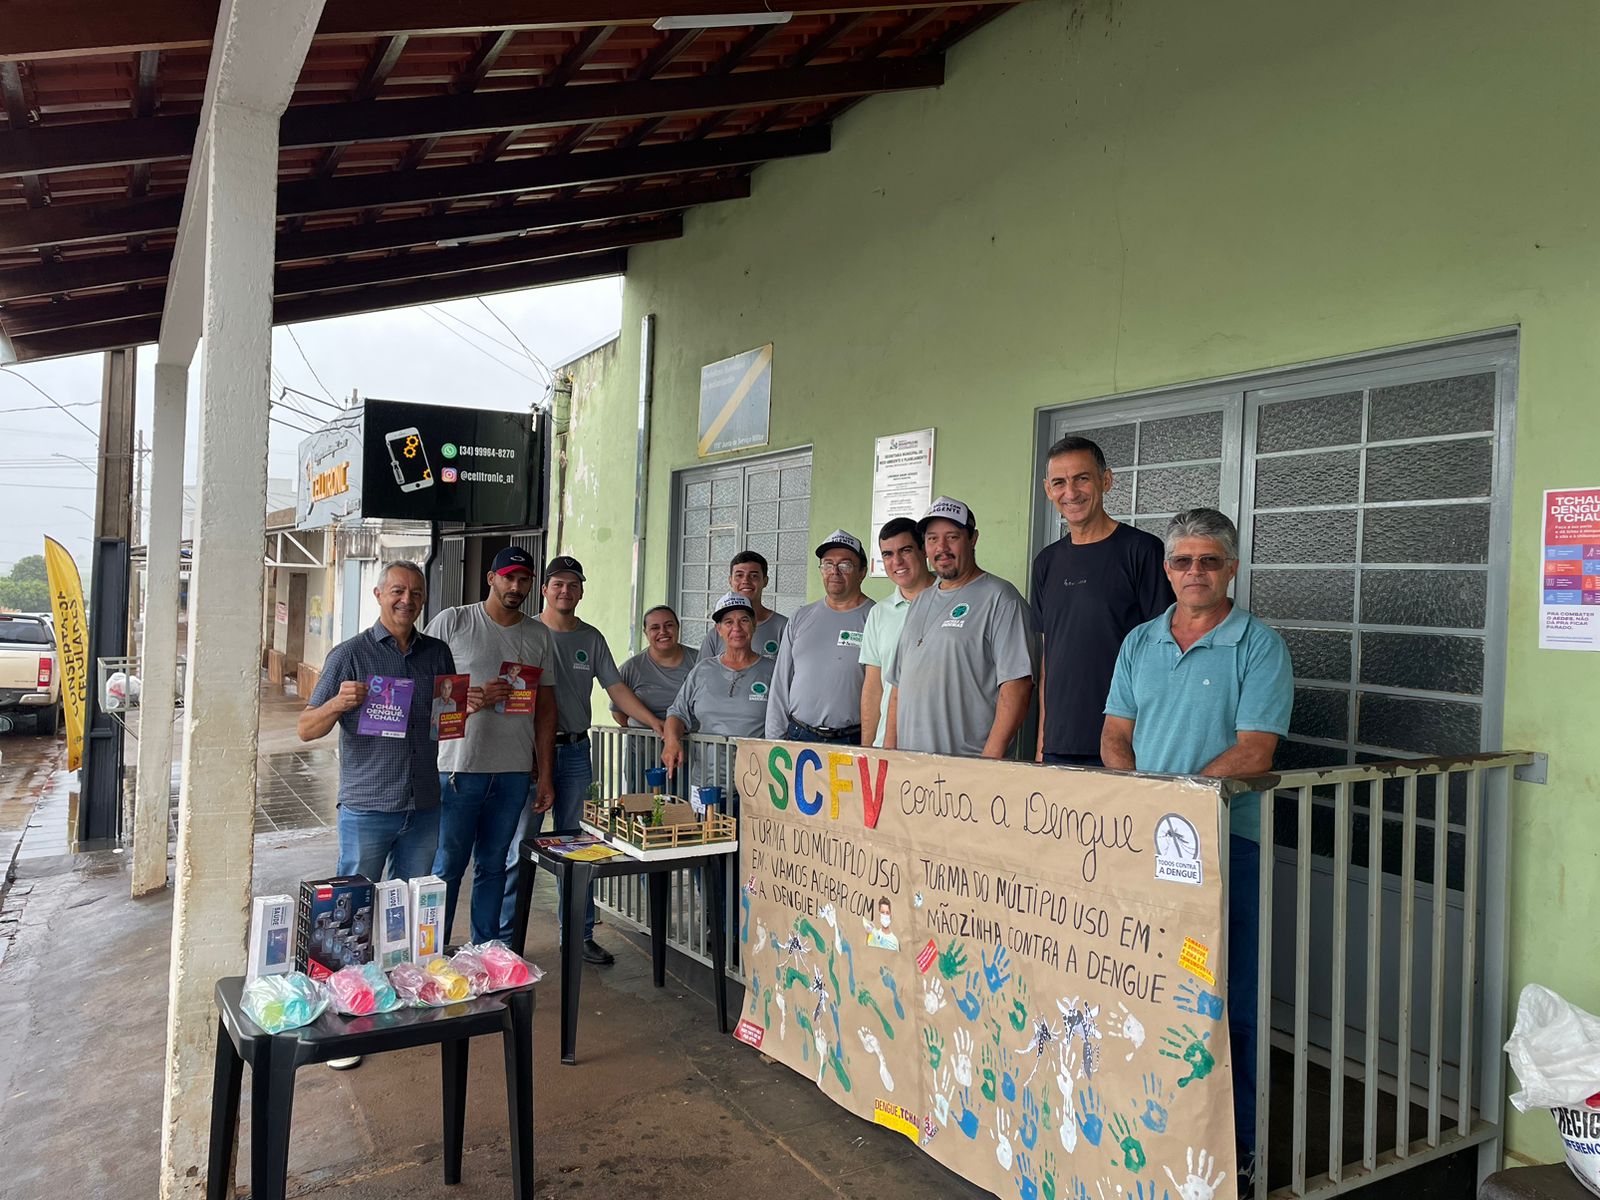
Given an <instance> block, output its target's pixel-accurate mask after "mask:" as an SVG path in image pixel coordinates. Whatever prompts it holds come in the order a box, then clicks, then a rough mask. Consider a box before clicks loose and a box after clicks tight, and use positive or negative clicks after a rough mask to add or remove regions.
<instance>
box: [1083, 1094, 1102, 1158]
mask: <svg viewBox="0 0 1600 1200" xmlns="http://www.w3.org/2000/svg"><path fill="white" fill-rule="evenodd" d="M1078 1108H1079V1110H1080V1112H1079V1114H1078V1128H1079V1129H1081V1130H1083V1140H1084V1141H1086V1142H1088V1143H1089V1145H1091V1146H1098V1145H1099V1144H1100V1139H1101V1138H1102V1137H1104V1136H1105V1131H1106V1123H1105V1120H1104V1118H1103V1117H1102V1116H1101V1115H1100V1114H1101V1113H1102V1112H1103V1111H1104V1110H1103V1109H1102V1107H1101V1104H1100V1093H1099V1092H1097V1091H1095V1090H1094V1085H1093V1084H1091V1085H1089V1087H1088V1088H1087V1089H1086V1090H1085V1091H1080V1092H1079V1093H1078Z"/></svg>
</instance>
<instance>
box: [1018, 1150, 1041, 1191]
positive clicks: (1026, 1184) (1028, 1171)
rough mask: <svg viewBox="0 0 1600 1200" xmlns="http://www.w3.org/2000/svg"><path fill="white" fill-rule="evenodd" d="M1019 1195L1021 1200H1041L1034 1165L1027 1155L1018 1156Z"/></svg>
mask: <svg viewBox="0 0 1600 1200" xmlns="http://www.w3.org/2000/svg"><path fill="white" fill-rule="evenodd" d="M1013 1182H1014V1183H1015V1184H1016V1185H1017V1193H1018V1195H1019V1196H1020V1197H1021V1200H1039V1185H1038V1184H1037V1183H1035V1182H1034V1179H1033V1163H1032V1162H1030V1161H1029V1160H1028V1156H1027V1155H1026V1154H1019V1155H1017V1177H1016V1179H1015V1180H1013Z"/></svg>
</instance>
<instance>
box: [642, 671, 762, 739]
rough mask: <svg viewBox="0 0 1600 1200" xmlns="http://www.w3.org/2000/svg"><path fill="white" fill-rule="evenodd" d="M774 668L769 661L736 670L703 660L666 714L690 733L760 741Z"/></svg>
mask: <svg viewBox="0 0 1600 1200" xmlns="http://www.w3.org/2000/svg"><path fill="white" fill-rule="evenodd" d="M772 667H773V662H772V660H771V659H770V658H758V659H756V661H755V665H753V666H749V667H746V668H745V669H744V670H742V671H735V670H734V669H733V668H732V667H725V666H723V665H722V663H721V661H720V660H718V659H715V658H702V659H701V660H700V661H699V662H697V663H695V665H694V670H692V671H690V672H689V678H688V679H686V680H684V682H683V687H682V689H681V690H680V691H679V692H678V696H677V699H675V700H674V701H673V702H672V707H671V708H669V709H668V710H667V715H668V716H669V717H677V718H678V720H680V721H682V722H683V723H684V724H685V725H687V726H688V727H689V732H691V733H709V734H714V735H716V736H718V737H744V738H758V737H760V736H761V735H762V732H763V730H764V729H765V728H766V721H767V698H768V696H770V695H771V693H772Z"/></svg>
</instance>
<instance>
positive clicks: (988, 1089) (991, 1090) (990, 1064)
mask: <svg viewBox="0 0 1600 1200" xmlns="http://www.w3.org/2000/svg"><path fill="white" fill-rule="evenodd" d="M978 1061H979V1062H981V1063H982V1064H983V1098H984V1099H985V1100H993V1099H994V1097H995V1090H996V1089H995V1074H994V1068H995V1066H996V1063H995V1057H994V1051H993V1050H991V1049H990V1048H989V1047H988V1046H985V1047H984V1048H983V1053H982V1054H981V1055H979V1058H978Z"/></svg>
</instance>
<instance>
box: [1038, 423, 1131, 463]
mask: <svg viewBox="0 0 1600 1200" xmlns="http://www.w3.org/2000/svg"><path fill="white" fill-rule="evenodd" d="M1060 428H1061V430H1062V432H1060V433H1057V434H1056V435H1055V437H1054V438H1052V439H1051V441H1052V442H1055V441H1057V440H1059V439H1060V438H1062V437H1065V436H1066V435H1067V434H1068V433H1070V434H1072V435H1073V436H1074V437H1081V438H1088V439H1089V440H1090V441H1091V442H1093V443H1094V444H1095V445H1097V446H1099V447H1100V453H1101V454H1104V455H1105V456H1106V466H1108V467H1110V468H1111V469H1112V470H1115V469H1116V468H1118V467H1131V466H1132V465H1133V441H1134V429H1135V428H1136V426H1135V425H1132V424H1129V425H1106V426H1103V427H1101V428H1099V429H1069V428H1066V427H1065V426H1064V425H1062V426H1060ZM1047 448H1048V447H1047Z"/></svg>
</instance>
